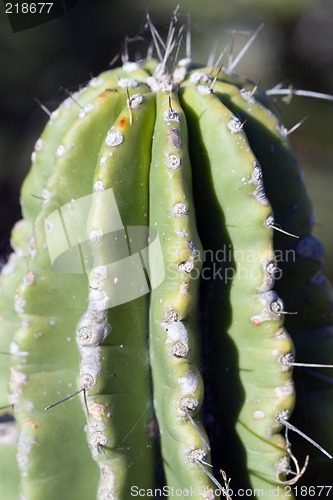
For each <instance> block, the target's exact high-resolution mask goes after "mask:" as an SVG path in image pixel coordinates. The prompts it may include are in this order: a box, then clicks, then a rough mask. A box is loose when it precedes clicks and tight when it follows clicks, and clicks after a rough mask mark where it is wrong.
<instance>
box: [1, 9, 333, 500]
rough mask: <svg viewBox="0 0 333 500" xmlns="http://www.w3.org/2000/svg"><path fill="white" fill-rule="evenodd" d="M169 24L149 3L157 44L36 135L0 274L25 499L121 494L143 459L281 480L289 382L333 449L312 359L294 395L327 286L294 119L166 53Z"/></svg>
mask: <svg viewBox="0 0 333 500" xmlns="http://www.w3.org/2000/svg"><path fill="white" fill-rule="evenodd" d="M174 23H175V18H174V17H173V19H172V22H171V24H170V29H169V34H168V37H167V41H166V42H165V43H164V42H163V41H162V38H161V37H160V36H159V35H158V36H157V34H156V30H155V28H154V27H153V26H152V24H151V21H150V20H149V23H148V24H149V25H150V28H151V30H152V34H153V39H154V42H155V49H156V52H157V53H158V55H160V56H161V57H160V59H161V62H160V63H158V62H157V61H156V60H154V59H147V60H143V61H141V62H130V61H128V60H127V58H125V62H124V64H123V65H122V67H121V68H117V69H115V70H112V71H107V72H104V73H102V74H101V75H99V76H97V77H95V78H93V79H92V80H91V81H90V82H89V83H88V85H87V86H86V87H84V88H83V89H82V90H80V91H79V92H78V93H76V94H74V95H73V96H70V97H68V98H67V99H66V100H65V101H64V102H63V103H62V104H61V105H60V107H59V108H58V110H56V111H54V112H53V113H52V114H51V117H50V120H49V123H48V124H47V126H46V128H45V130H44V132H43V134H42V135H41V137H40V138H39V139H38V141H37V142H36V145H35V151H34V153H33V155H32V162H33V166H32V169H31V171H30V173H29V175H28V176H27V179H26V181H25V182H24V185H23V187H22V195H21V202H22V209H23V217H24V219H23V221H21V222H20V223H18V225H16V227H15V228H14V230H13V233H12V243H13V248H14V251H15V253H14V254H13V255H12V256H11V257H10V260H9V262H8V264H7V265H6V266H5V267H4V268H3V269H2V274H1V279H0V285H1V295H0V320H1V322H0V327H1V336H0V347H1V350H2V351H4V352H8V351H10V353H11V355H8V354H7V355H5V354H4V355H3V356H4V360H3V363H2V366H1V378H0V382H1V384H2V388H3V389H4V388H5V384H6V383H7V381H8V380H9V391H8V394H7V393H6V394H5V391H4V390H3V393H2V394H1V398H2V399H1V404H2V405H3V406H5V405H6V404H8V403H9V404H12V405H13V415H14V417H15V420H16V423H15V422H14V421H13V422H12V423H11V425H12V429H18V431H17V432H18V443H17V452H16V459H17V469H16V470H13V475H12V476H11V477H10V475H8V478H9V480H8V481H7V482H6V484H5V488H6V495H7V496H6V500H7V499H8V500H12V499H14V498H17V484H16V483H17V481H16V480H14V479H15V477H16V476H15V474H17V473H18V472H17V470H18V469H19V472H20V476H21V479H20V489H21V492H20V495H21V497H20V498H22V500H24V499H29V500H39V499H45V498H47V499H48V500H52V499H53V498H57V499H58V498H60V497H61V498H64V499H68V500H69V499H72V498H82V499H83V500H91V499H92V498H100V499H102V500H106V499H121V500H127V499H128V498H129V497H130V496H131V494H132V493H133V492H137V491H139V488H141V491H142V490H144V491H146V492H148V491H150V490H151V491H153V489H154V487H155V486H156V476H158V475H159V476H160V477H161V476H162V475H164V479H165V484H166V485H167V486H168V487H169V488H174V489H181V490H183V491H186V489H190V488H192V490H191V492H192V497H193V498H196V499H203V498H204V499H206V500H208V499H210V500H211V499H213V498H215V497H216V496H215V495H214V491H213V490H214V489H215V488H216V487H220V483H221V480H222V479H223V478H221V469H223V470H224V471H225V472H226V474H227V476H228V478H231V480H232V487H233V490H234V492H235V491H237V488H252V490H254V489H256V490H260V494H259V493H258V498H259V497H260V496H268V495H269V494H270V491H271V488H276V487H279V489H278V490H276V491H278V498H285V496H286V495H287V494H289V498H293V497H292V492H291V491H290V490H289V489H288V488H289V486H290V485H292V484H293V483H296V482H297V481H298V480H299V479H300V476H301V475H303V474H304V473H305V477H306V473H307V471H305V468H303V469H302V463H301V462H302V460H303V459H304V455H305V454H306V453H308V447H307V445H304V444H302V445H299V444H298V445H297V446H296V447H295V448H296V451H295V450H294V448H293V447H291V445H290V443H289V441H287V442H286V439H285V437H283V432H284V428H283V425H282V424H283V423H286V422H287V421H288V419H289V418H290V417H291V419H292V422H294V423H296V424H297V425H299V426H300V428H301V430H304V431H307V429H306V428H304V427H305V426H306V423H307V422H306V418H305V417H304V408H303V406H302V401H300V397H301V398H303V397H304V398H305V399H306V401H307V404H308V406H309V408H307V409H306V412H308V415H309V434H311V436H310V437H312V438H314V439H317V440H318V441H320V442H321V444H322V445H323V446H325V447H326V446H327V447H328V448H329V449H330V451H333V450H332V447H333V440H332V432H331V430H330V415H331V409H332V404H333V397H332V388H331V387H332V386H331V381H328V379H327V377H326V379H325V375H323V374H320V373H319V372H317V371H316V370H314V371H313V372H311V373H312V375H310V374H309V373H308V372H307V371H304V376H303V375H302V379H301V381H300V380H299V379H300V377H298V376H296V377H295V380H296V384H295V385H296V394H297V395H298V399H297V404H296V411H295V416H294V417H293V416H292V411H293V407H294V404H295V390H294V382H293V376H294V373H293V360H294V359H295V357H296V360H298V361H303V362H317V363H325V362H330V363H331V359H330V358H331V356H332V324H333V322H332V319H333V299H332V290H331V288H330V286H329V284H328V282H327V280H326V279H325V278H324V277H323V276H322V274H321V264H322V249H321V246H320V244H319V242H317V240H315V239H314V238H313V237H312V236H311V227H312V224H313V216H312V207H311V203H310V201H309V198H308V195H307V193H306V190H305V187H304V183H303V181H302V177H301V173H300V170H299V167H298V164H297V160H296V159H295V157H294V155H293V153H292V151H291V149H290V145H289V142H288V139H287V135H288V134H287V132H286V130H285V128H284V127H283V126H282V125H281V124H280V123H279V121H278V118H277V117H276V115H275V114H274V112H273V110H272V107H271V105H270V103H269V102H268V99H267V95H266V94H265V92H259V91H258V90H257V89H256V88H255V87H254V86H253V85H252V84H251V82H249V81H247V80H244V79H242V78H241V77H239V76H237V75H234V74H233V73H231V72H225V71H222V70H221V71H218V70H217V69H216V68H210V67H205V66H203V65H202V66H200V65H198V64H196V63H194V62H193V61H192V60H191V59H189V58H188V57H187V58H186V59H183V60H176V61H172V57H173V56H172V54H173V51H174V52H176V50H177V49H176V45H177V43H178V41H179V33H177V32H176V26H175V24H174ZM187 56H188V54H187ZM169 59H170V61H169ZM176 59H177V56H176ZM169 62H170V65H172V66H173V68H172V70H171V71H168V69H167V65H168V64H169ZM293 235H294V236H293ZM280 297H281V298H280ZM284 303H285V305H284ZM294 313H297V314H294ZM284 319H285V321H284ZM294 345H295V352H294ZM295 372H296V375H297V372H298V369H297V370H295ZM302 373H303V372H302ZM75 395H77V396H76V397H74V396H75ZM299 395H300V396H299ZM64 401H66V402H64ZM58 402H61V404H57V403H58ZM45 407H47V408H49V409H48V410H47V411H45V410H44V408H45ZM3 411H5V412H7V409H4V410H3ZM154 412H155V415H156V420H155V415H154ZM156 421H157V422H156ZM1 425H2V424H0V426H1ZM157 427H158V428H159V435H158V428H157ZM8 429H9V427H8ZM8 429H7V431H8ZM7 431H6V432H7ZM7 434H8V435H9V431H8V432H7ZM158 437H159V439H160V448H161V449H160V451H159V448H158V446H156V440H157V438H158ZM289 438H290V440H291V441H292V443H293V441H294V440H293V439H291V436H289ZM6 446H7V445H6ZM6 446H5V445H4V444H3V443H2V442H1V441H0V459H1V461H2V462H3V461H4V460H5V458H4V456H5V455H6V454H7V450H10V451H9V452H10V453H11V454H12V455H13V452H14V443H13V439H12V440H11V441H10V443H9V444H8V446H10V448H6ZM311 459H312V457H311ZM311 459H310V465H309V478H310V479H309V481H310V483H308V484H314V482H315V481H316V478H320V481H321V483H322V484H326V483H328V482H329V481H330V478H331V475H332V466H331V464H330V463H329V460H328V459H327V457H325V456H324V455H323V456H319V455H318V454H314V459H313V461H312V460H311ZM298 461H299V462H300V463H299V464H298ZM156 464H160V465H161V467H162V469H163V472H162V474H161V473H158V471H157V470H156V469H157V467H158V466H157V465H156ZM210 465H212V466H213V469H211V468H210ZM293 467H294V468H295V467H296V474H295V470H292V469H293ZM301 469H302V470H301ZM213 473H214V475H215V477H214V475H213ZM13 478H14V479H13ZM303 479H304V478H302V480H303ZM311 481H312V483H311ZM14 483H15V484H14ZM318 484H319V483H318ZM15 488H16V490H15ZM133 488H134V490H133ZM10 489H12V491H11V493H10ZM7 491H8V493H7ZM156 495H157V494H156ZM147 496H151V495H148V493H147Z"/></svg>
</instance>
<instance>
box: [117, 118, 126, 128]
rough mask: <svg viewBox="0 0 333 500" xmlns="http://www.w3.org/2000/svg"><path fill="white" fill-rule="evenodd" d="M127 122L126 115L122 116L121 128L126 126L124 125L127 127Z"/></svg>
mask: <svg viewBox="0 0 333 500" xmlns="http://www.w3.org/2000/svg"><path fill="white" fill-rule="evenodd" d="M126 123H127V120H126V118H125V117H124V118H122V119H121V120H120V121H119V128H124V127H125V125H126Z"/></svg>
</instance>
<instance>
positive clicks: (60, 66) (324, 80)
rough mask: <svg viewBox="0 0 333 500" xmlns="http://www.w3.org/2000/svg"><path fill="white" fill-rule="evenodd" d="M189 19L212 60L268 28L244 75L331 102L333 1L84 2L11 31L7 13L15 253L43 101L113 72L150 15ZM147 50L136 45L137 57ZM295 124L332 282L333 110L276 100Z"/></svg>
mask: <svg viewBox="0 0 333 500" xmlns="http://www.w3.org/2000/svg"><path fill="white" fill-rule="evenodd" d="M177 4H179V5H180V10H179V12H180V17H181V16H185V15H186V14H187V13H189V14H190V15H191V29H192V34H193V36H192V40H193V42H192V53H193V56H194V58H196V59H198V60H200V61H205V60H206V59H207V58H208V56H209V53H210V51H211V49H212V47H213V46H214V44H215V47H216V51H217V53H218V52H219V51H221V50H222V49H223V47H224V45H225V44H226V43H227V42H228V41H229V40H230V37H231V36H232V33H233V32H234V33H235V34H234V37H233V44H232V45H233V51H234V53H237V51H238V50H240V48H241V47H242V45H244V43H245V42H246V40H247V39H248V36H249V35H248V34H249V33H251V32H253V31H254V30H255V29H256V28H257V27H258V26H259V25H260V23H261V22H264V23H265V28H264V29H263V30H262V31H261V33H260V35H259V36H258V38H257V40H256V41H255V42H254V44H253V46H252V47H251V49H250V50H249V52H248V54H247V55H246V57H245V58H244V60H243V61H242V62H241V63H240V65H239V67H237V70H238V71H239V72H240V73H242V74H243V75H246V76H249V77H250V78H252V79H253V80H255V81H256V82H261V84H262V85H263V86H273V85H275V84H276V83H278V82H280V81H283V82H285V83H286V84H289V83H293V84H294V85H295V86H297V87H302V88H306V89H313V90H317V91H319V92H327V93H331V94H333V2H331V1H330V0H205V2H202V1H199V0H180V1H179V2H177V1H175V2H170V1H165V0H136V2H133V0H112V1H109V0H95V1H93V0H81V1H80V2H79V3H78V5H77V6H76V7H75V8H74V9H73V10H71V11H70V12H69V13H68V14H67V15H65V16H63V17H60V18H57V19H55V20H53V21H51V22H49V23H46V24H43V25H40V26H37V27H35V28H32V29H29V30H25V31H22V32H17V33H14V34H13V33H12V31H11V29H10V25H9V22H8V19H7V18H6V16H5V13H4V9H3V7H1V11H0V68H1V70H0V90H1V92H0V114H1V121H0V210H1V217H0V234H1V252H2V254H3V253H6V249H7V250H8V238H9V231H10V228H11V226H12V225H13V223H14V221H15V220H17V219H18V218H19V207H18V202H19V186H20V184H21V181H22V179H23V177H24V176H25V174H26V173H27V171H28V169H29V167H30V153H31V150H32V148H33V144H34V142H35V140H36V139H37V138H38V136H39V133H40V131H41V130H42V128H43V125H44V123H45V122H46V119H47V116H46V115H45V113H44V112H43V111H42V110H41V109H40V108H39V106H38V105H37V103H36V101H35V100H34V98H35V97H36V98H37V99H38V100H39V101H41V102H42V103H43V104H44V105H45V106H46V107H47V108H48V109H50V110H52V109H54V108H55V107H56V106H57V105H58V104H59V101H60V100H61V99H63V98H64V97H65V96H66V91H65V90H64V89H67V90H69V91H71V90H72V89H74V88H76V86H77V85H78V84H80V83H82V82H85V81H86V80H88V79H89V77H90V75H91V74H96V73H98V72H100V71H101V70H103V69H105V68H107V67H108V64H109V62H110V61H112V60H113V59H114V57H115V56H116V55H117V54H119V53H120V52H121V46H122V40H123V37H124V35H125V34H127V35H128V36H130V37H135V36H136V35H138V34H140V35H142V34H143V28H144V24H145V12H146V10H148V11H149V12H150V15H151V16H152V18H153V20H154V22H155V23H156V24H157V25H158V26H159V28H161V27H162V26H165V27H167V24H168V20H169V17H170V13H171V11H173V10H174V9H175V8H176V6H177ZM144 47H145V45H144V43H143V42H140V41H137V42H136V43H130V44H129V53H130V56H131V57H132V58H134V57H140V51H141V54H143V51H144V50H146V48H144ZM276 103H277V106H278V107H279V109H280V110H281V113H282V115H283V117H284V120H285V122H286V124H287V126H289V127H292V126H293V125H294V124H295V123H296V122H297V121H299V120H301V119H302V118H304V117H305V116H307V117H308V119H307V121H306V122H305V123H304V125H303V126H302V127H301V129H300V130H298V131H296V132H295V133H294V135H293V137H292V139H293V141H294V144H295V148H296V151H297V154H298V155H299V157H300V158H301V160H302V163H303V165H304V168H305V174H306V180H307V183H308V187H309V191H310V195H311V196H312V199H313V201H314V205H315V212H316V215H317V221H318V225H317V227H316V230H315V233H316V235H317V236H318V237H319V238H320V239H321V240H322V241H323V242H324V244H325V246H326V247H327V257H328V259H327V260H328V263H327V270H328V271H329V273H330V275H331V277H333V257H332V256H333V236H332V234H333V221H332V216H331V213H332V201H331V193H332V189H333V161H332V159H333V144H332V139H331V130H332V125H331V124H332V120H333V103H327V102H319V101H317V102H315V101H310V100H307V99H303V98H302V99H301V98H300V99H298V100H296V99H294V100H293V102H292V103H291V104H290V105H286V104H285V103H283V102H282V101H281V99H280V98H279V99H277V100H276Z"/></svg>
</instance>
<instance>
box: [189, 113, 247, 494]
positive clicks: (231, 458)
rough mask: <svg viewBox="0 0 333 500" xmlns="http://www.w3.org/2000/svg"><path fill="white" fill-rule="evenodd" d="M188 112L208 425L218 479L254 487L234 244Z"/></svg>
mask: <svg viewBox="0 0 333 500" xmlns="http://www.w3.org/2000/svg"><path fill="white" fill-rule="evenodd" d="M186 116H187V118H188V127H189V137H190V145H189V148H190V157H191V164H192V176H193V196H194V205H195V211H196V218H197V228H198V233H199V237H200V239H201V243H202V246H203V249H204V259H203V268H202V273H201V283H200V307H199V310H200V318H199V320H200V327H201V334H202V352H203V378H204V385H205V400H204V424H205V427H206V430H207V433H208V436H209V439H210V443H211V448H212V451H211V454H212V463H213V464H214V468H215V469H214V472H215V477H216V478H217V479H218V481H220V482H221V483H223V480H222V477H221V473H220V470H221V469H222V470H224V471H225V472H226V474H227V476H228V478H232V482H233V484H234V485H236V484H237V487H239V488H250V484H249V480H248V477H247V473H246V451H245V449H244V447H243V445H242V443H241V442H240V440H239V438H238V436H237V433H236V430H235V426H236V422H237V419H238V415H239V412H240V409H241V407H242V405H243V403H244V389H243V386H242V384H241V381H240V377H239V366H238V352H237V349H236V346H235V344H234V342H233V341H232V339H231V338H230V336H229V335H228V327H229V325H230V322H231V319H232V307H231V304H230V298H229V294H230V287H231V283H232V282H231V280H230V279H228V278H227V270H228V269H231V268H232V269H235V262H234V258H233V247H232V242H231V240H230V237H229V235H228V231H227V228H226V224H225V217H224V214H223V213H222V210H221V207H220V205H219V203H218V200H217V197H216V194H215V188H214V185H213V180H212V176H211V171H210V163H209V160H208V156H207V150H206V148H205V145H204V144H203V142H202V140H201V134H200V131H199V127H198V121H197V118H196V117H195V116H194V115H193V113H192V112H191V110H190V109H189V108H188V107H187V109H186ZM221 252H224V258H221V257H222V253H221ZM217 256H219V258H218V259H217V258H216V257H217Z"/></svg>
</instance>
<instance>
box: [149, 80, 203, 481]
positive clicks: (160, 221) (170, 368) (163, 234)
mask: <svg viewBox="0 0 333 500" xmlns="http://www.w3.org/2000/svg"><path fill="white" fill-rule="evenodd" d="M156 108H157V111H156V113H157V116H156V124H155V130H154V141H153V150H152V163H151V173H150V193H151V194H150V221H149V223H150V225H151V227H153V228H154V229H156V230H157V232H158V234H159V236H160V238H161V240H162V243H161V246H162V252H163V257H164V265H165V272H166V277H165V279H164V282H163V284H162V285H161V286H160V287H158V288H157V289H156V290H153V291H152V292H151V303H150V311H151V312H150V316H151V318H150V356H151V367H152V377H153V388H154V405H155V410H156V416H157V420H158V423H159V428H160V432H161V447H162V456H163V461H164V463H165V474H166V479H167V482H168V484H170V485H173V486H174V487H175V488H179V489H180V490H184V489H185V488H188V485H191V486H192V487H193V488H194V489H195V491H198V490H199V489H202V490H204V489H209V488H210V487H211V482H210V480H209V479H208V478H207V476H206V474H205V473H204V472H203V471H202V470H201V469H200V467H198V464H197V462H198V461H199V462H201V461H202V460H203V459H204V458H205V460H208V461H209V460H210V459H209V445H208V442H207V437H206V436H205V431H204V430H203V429H202V426H201V423H200V422H199V421H198V420H197V414H198V411H199V409H200V406H201V404H202V399H203V385H202V381H201V376H200V373H199V371H198V348H199V346H198V339H197V332H196V330H197V324H196V323H197V318H196V313H197V309H196V301H197V287H198V280H197V279H196V277H197V276H198V274H199V273H200V268H201V263H200V256H201V254H202V247H201V244H200V240H199V238H198V235H197V232H196V227H195V209H194V205H193V200H192V195H191V165H190V160H189V155H188V138H187V128H186V118H185V115H184V112H183V110H182V108H181V107H180V104H179V101H178V98H177V95H176V94H175V93H174V92H173V91H172V90H171V91H170V93H169V92H161V91H160V92H158V93H157V95H156ZM158 272H160V271H159V269H156V268H155V267H154V262H152V263H151V273H152V275H153V276H154V273H158ZM194 419H195V421H194Z"/></svg>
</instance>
